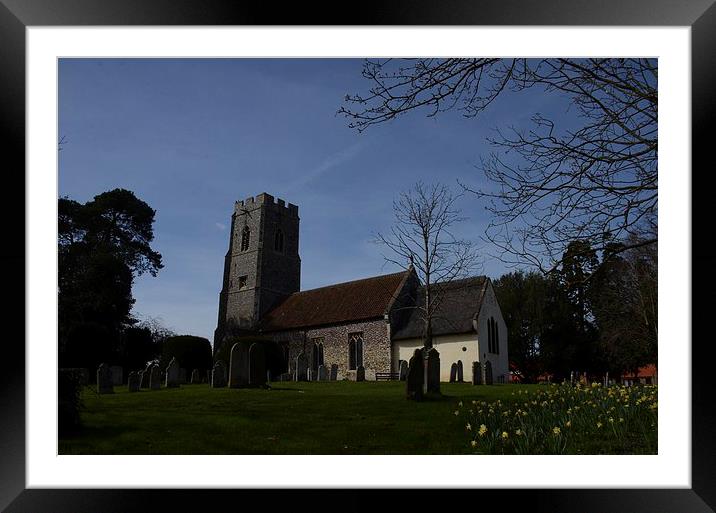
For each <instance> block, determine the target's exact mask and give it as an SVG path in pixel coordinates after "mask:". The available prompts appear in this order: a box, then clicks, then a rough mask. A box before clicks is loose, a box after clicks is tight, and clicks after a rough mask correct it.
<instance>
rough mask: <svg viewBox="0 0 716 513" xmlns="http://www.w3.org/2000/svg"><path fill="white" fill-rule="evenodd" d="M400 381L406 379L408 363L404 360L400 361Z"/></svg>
mask: <svg viewBox="0 0 716 513" xmlns="http://www.w3.org/2000/svg"><path fill="white" fill-rule="evenodd" d="M399 377H400V381H405V380H406V379H408V362H406V361H405V360H400V374H399Z"/></svg>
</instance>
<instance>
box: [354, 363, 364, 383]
mask: <svg viewBox="0 0 716 513" xmlns="http://www.w3.org/2000/svg"><path fill="white" fill-rule="evenodd" d="M356 381H365V367H363V366H362V365H359V366H358V368H357V369H356Z"/></svg>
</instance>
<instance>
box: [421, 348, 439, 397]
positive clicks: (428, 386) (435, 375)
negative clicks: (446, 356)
mask: <svg viewBox="0 0 716 513" xmlns="http://www.w3.org/2000/svg"><path fill="white" fill-rule="evenodd" d="M424 379H425V381H426V382H425V383H424V384H423V391H424V392H427V393H429V394H430V393H434V394H439V393H440V353H438V350H437V349H435V348H434V347H431V348H430V349H429V350H428V356H427V358H426V359H425V378H424Z"/></svg>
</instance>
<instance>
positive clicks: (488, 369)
mask: <svg viewBox="0 0 716 513" xmlns="http://www.w3.org/2000/svg"><path fill="white" fill-rule="evenodd" d="M485 385H492V363H491V362H490V360H487V361H486V362H485Z"/></svg>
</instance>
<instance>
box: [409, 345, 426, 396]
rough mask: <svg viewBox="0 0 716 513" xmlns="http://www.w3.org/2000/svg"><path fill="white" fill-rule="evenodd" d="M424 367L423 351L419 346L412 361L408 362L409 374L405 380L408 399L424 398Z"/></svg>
mask: <svg viewBox="0 0 716 513" xmlns="http://www.w3.org/2000/svg"><path fill="white" fill-rule="evenodd" d="M424 367H425V366H424V363H423V352H422V350H420V349H419V348H418V349H416V350H415V352H414V353H413V356H412V357H411V358H410V362H408V375H407V377H406V380H405V383H406V384H405V391H406V396H407V398H408V399H414V400H416V401H420V400H421V399H422V398H423V375H424Z"/></svg>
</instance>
